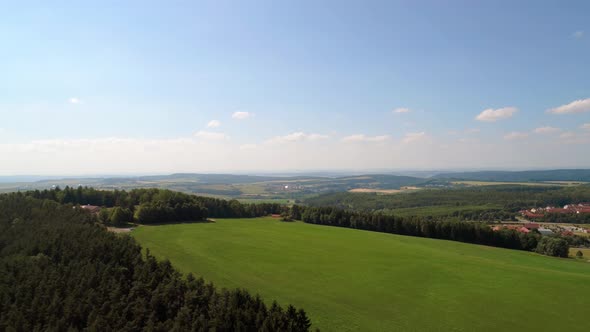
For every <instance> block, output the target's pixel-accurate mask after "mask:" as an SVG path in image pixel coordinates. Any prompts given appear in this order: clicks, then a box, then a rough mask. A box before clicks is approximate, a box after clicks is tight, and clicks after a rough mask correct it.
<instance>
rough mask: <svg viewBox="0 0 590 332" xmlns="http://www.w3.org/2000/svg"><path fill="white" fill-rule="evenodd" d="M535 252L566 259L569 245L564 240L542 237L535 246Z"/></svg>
mask: <svg viewBox="0 0 590 332" xmlns="http://www.w3.org/2000/svg"><path fill="white" fill-rule="evenodd" d="M535 251H536V252H538V253H540V254H543V255H548V256H556V257H567V256H568V253H569V245H568V243H567V241H566V240H565V239H562V238H558V237H552V236H544V237H543V238H541V240H539V244H537V248H536V249H535Z"/></svg>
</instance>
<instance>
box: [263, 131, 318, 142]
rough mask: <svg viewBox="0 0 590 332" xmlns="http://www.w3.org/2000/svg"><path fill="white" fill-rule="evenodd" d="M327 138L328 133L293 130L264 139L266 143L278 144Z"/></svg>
mask: <svg viewBox="0 0 590 332" xmlns="http://www.w3.org/2000/svg"><path fill="white" fill-rule="evenodd" d="M327 138H329V136H328V135H322V134H306V133H304V132H301V131H299V132H295V133H291V134H287V135H285V136H276V137H273V138H271V139H269V140H267V141H266V143H271V144H280V143H290V142H301V141H317V140H322V139H327Z"/></svg>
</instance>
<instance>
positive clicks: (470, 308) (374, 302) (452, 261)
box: [132, 218, 590, 331]
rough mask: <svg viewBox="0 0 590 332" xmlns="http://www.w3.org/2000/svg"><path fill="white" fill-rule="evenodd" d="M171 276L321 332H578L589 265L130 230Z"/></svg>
mask: <svg viewBox="0 0 590 332" xmlns="http://www.w3.org/2000/svg"><path fill="white" fill-rule="evenodd" d="M132 236H133V237H135V239H137V240H138V241H139V243H140V244H141V245H142V246H143V247H146V248H149V250H150V252H151V253H152V254H154V255H156V256H157V257H159V258H167V259H170V260H171V261H172V263H173V264H174V265H175V266H176V267H178V268H179V269H180V270H181V271H183V272H185V273H188V272H194V273H196V274H197V275H201V276H203V277H204V278H205V279H206V280H209V281H213V282H215V283H216V284H217V285H220V286H224V287H229V288H234V287H245V288H246V289H248V290H250V291H252V292H257V293H260V294H261V295H262V296H264V298H265V299H267V300H272V299H276V300H278V301H279V302H280V303H293V304H294V305H296V306H301V307H304V308H305V310H306V311H307V313H308V314H309V316H310V317H311V319H312V321H313V323H314V326H315V327H318V328H320V329H321V330H322V331H394V330H401V331H586V329H587V324H586V322H585V317H586V311H587V308H588V304H590V302H589V300H588V299H589V298H590V264H589V263H585V262H576V261H574V260H573V259H557V258H551V257H545V256H540V255H537V254H534V253H528V252H520V251H513V250H506V249H499V248H492V247H485V246H478V245H470V244H465V243H458V242H449V241H442V240H433V239H425V238H414V237H406V236H397V235H391V234H383V233H374V232H366V231H359V230H352V229H344V228H337V227H325V226H317V225H310V224H304V223H300V222H292V223H285V222H279V221H277V220H276V219H270V218H259V219H233V220H230V219H225V220H223V219H221V220H217V221H215V222H211V223H193V224H177V225H163V226H141V227H139V228H137V229H136V230H134V231H133V232H132Z"/></svg>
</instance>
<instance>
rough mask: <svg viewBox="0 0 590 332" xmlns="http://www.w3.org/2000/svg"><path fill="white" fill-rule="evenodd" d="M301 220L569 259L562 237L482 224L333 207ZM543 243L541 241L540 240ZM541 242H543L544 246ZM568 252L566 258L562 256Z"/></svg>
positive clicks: (314, 211) (314, 210)
mask: <svg viewBox="0 0 590 332" xmlns="http://www.w3.org/2000/svg"><path fill="white" fill-rule="evenodd" d="M302 220H303V221H304V222H307V223H312V224H319V225H329V226H339V227H348V228H356V229H363V230H369V231H376V232H383V233H392V234H400V235H409V236H419V237H428V238H434V239H444V240H451V241H459V242H467V243H475V244H483V245H489V246H494V247H501V248H508V249H517V250H528V251H532V250H535V251H537V252H539V253H541V254H545V255H550V256H558V257H567V252H568V249H569V244H568V242H567V241H566V240H565V239H562V238H550V241H549V242H548V240H545V239H546V237H541V235H540V234H538V233H536V232H531V233H527V234H524V233H518V232H516V231H514V230H509V229H504V230H500V231H493V230H492V229H491V228H490V227H489V226H488V225H486V224H483V223H479V222H458V221H434V220H429V219H428V218H421V217H395V216H388V215H383V214H378V213H362V212H351V211H345V210H340V209H337V208H332V207H323V208H306V209H305V210H304V211H303V213H302ZM541 240H542V241H541ZM541 242H542V243H543V244H542V245H541ZM564 250H565V256H563V255H564V254H563V253H564Z"/></svg>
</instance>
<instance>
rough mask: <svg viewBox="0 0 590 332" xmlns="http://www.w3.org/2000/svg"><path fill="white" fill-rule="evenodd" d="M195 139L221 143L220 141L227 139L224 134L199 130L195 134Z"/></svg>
mask: <svg viewBox="0 0 590 332" xmlns="http://www.w3.org/2000/svg"><path fill="white" fill-rule="evenodd" d="M195 137H197V138H200V139H204V140H208V141H222V140H226V139H229V137H228V136H227V135H225V134H224V133H217V132H212V131H204V130H200V131H198V132H196V133H195Z"/></svg>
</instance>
